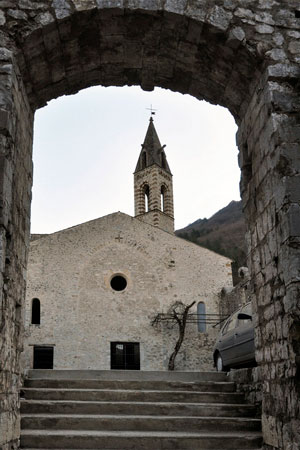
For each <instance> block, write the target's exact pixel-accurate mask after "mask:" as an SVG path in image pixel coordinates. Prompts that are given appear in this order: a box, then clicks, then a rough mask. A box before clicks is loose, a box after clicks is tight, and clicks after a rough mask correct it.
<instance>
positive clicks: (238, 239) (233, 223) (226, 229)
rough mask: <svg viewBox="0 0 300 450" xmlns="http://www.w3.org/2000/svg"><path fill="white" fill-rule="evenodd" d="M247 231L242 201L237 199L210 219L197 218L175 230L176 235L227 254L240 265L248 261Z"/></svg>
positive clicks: (224, 254)
mask: <svg viewBox="0 0 300 450" xmlns="http://www.w3.org/2000/svg"><path fill="white" fill-rule="evenodd" d="M245 233H246V225H245V220H244V217H243V211H242V202H241V201H236V200H232V201H231V202H230V203H229V204H228V205H227V206H225V207H224V208H222V209H220V210H219V211H217V212H216V213H215V214H213V215H212V216H211V217H210V218H209V219H206V218H204V219H197V220H196V221H195V222H192V223H191V224H189V225H187V226H186V227H184V228H181V229H179V230H176V231H175V234H176V236H178V237H181V238H183V239H186V240H188V241H191V242H194V243H195V244H197V245H200V246H202V247H205V248H208V249H209V250H213V251H215V252H216V253H219V254H221V255H223V256H227V257H228V258H230V259H232V260H233V261H235V262H236V263H237V264H238V265H239V266H243V265H245V263H246V245H245Z"/></svg>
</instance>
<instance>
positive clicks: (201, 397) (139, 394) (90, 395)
mask: <svg viewBox="0 0 300 450" xmlns="http://www.w3.org/2000/svg"><path fill="white" fill-rule="evenodd" d="M23 391H24V398H25V399H27V400H82V401H112V402H116V401H118V402H121V401H124V402H130V401H133V402H142V401H148V402H184V403H185V402H187V403H196V402H200V403H243V401H244V396H243V395H242V394H240V393H236V392H224V393H223V392H198V391H179V390H176V391H170V390H169V391H160V390H158V391H151V390H140V391H136V390H129V389H125V390H122V389H111V390H108V389H43V388H40V389H34V388H24V389H23Z"/></svg>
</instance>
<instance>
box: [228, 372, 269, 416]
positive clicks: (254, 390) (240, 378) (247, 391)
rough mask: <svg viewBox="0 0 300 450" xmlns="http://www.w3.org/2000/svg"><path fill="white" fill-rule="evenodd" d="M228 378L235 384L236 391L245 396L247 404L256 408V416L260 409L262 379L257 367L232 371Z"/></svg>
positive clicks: (259, 413)
mask: <svg viewBox="0 0 300 450" xmlns="http://www.w3.org/2000/svg"><path fill="white" fill-rule="evenodd" d="M228 378H229V380H230V381H233V382H234V383H235V384H236V387H237V391H238V392H242V393H243V394H244V395H245V398H246V400H247V402H249V403H252V404H253V405H255V406H256V407H257V415H258V416H260V415H261V409H262V378H261V370H260V368H259V367H253V368H248V369H236V370H234V369H232V370H231V371H230V372H229V374H228Z"/></svg>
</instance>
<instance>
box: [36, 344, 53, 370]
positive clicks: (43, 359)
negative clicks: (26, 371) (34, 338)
mask: <svg viewBox="0 0 300 450" xmlns="http://www.w3.org/2000/svg"><path fill="white" fill-rule="evenodd" d="M33 368H34V369H53V347H38V346H34V347H33Z"/></svg>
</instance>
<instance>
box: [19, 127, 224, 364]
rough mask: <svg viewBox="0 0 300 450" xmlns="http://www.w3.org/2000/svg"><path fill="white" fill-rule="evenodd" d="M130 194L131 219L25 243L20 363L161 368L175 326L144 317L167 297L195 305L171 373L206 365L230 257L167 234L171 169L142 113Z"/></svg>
mask: <svg viewBox="0 0 300 450" xmlns="http://www.w3.org/2000/svg"><path fill="white" fill-rule="evenodd" d="M134 198H135V217H131V216H129V215H127V214H123V213H120V212H117V213H113V214H110V215H108V216H105V217H102V218H99V219H96V220H93V221H90V222H87V223H84V224H81V225H78V226H74V227H72V228H68V229H66V230H62V231H59V232H57V233H53V234H50V235H44V236H43V235H42V236H39V238H38V239H35V240H33V241H32V243H31V250H30V256H29V264H28V275H27V294H26V311H25V336H26V338H25V344H24V352H23V365H24V368H25V369H26V368H55V369H107V370H109V369H125V370H126V369H128V370H130V369H135V370H139V369H140V370H167V367H168V359H169V356H170V354H171V353H172V351H173V349H174V345H175V343H176V340H177V338H178V329H177V328H178V327H177V325H176V324H174V323H171V322H160V323H159V324H158V326H156V327H154V326H153V325H152V320H153V318H154V317H155V316H157V314H159V313H162V314H166V313H168V312H169V311H170V308H171V306H172V305H174V304H175V303H176V302H182V303H184V304H186V305H188V304H191V303H192V302H195V304H194V306H193V308H192V309H191V311H190V312H191V313H194V314H195V316H194V317H195V320H194V321H193V322H191V323H188V324H187V327H186V337H185V340H184V343H183V345H182V348H181V350H180V352H179V354H178V357H177V359H176V364H175V367H176V370H211V369H212V365H213V362H212V354H211V347H212V345H213V343H214V340H215V337H216V334H217V332H218V327H213V326H212V325H211V322H212V320H211V319H212V318H215V319H217V317H218V314H219V293H220V291H221V289H222V288H223V287H224V286H225V287H226V286H231V267H230V260H229V259H228V258H225V257H223V256H220V255H218V254H216V253H214V252H211V251H209V250H207V249H204V248H202V247H199V246H197V245H195V244H193V243H191V242H187V241H185V240H183V239H181V238H178V237H176V236H175V235H174V208H173V187H172V174H171V171H170V168H169V165H168V162H167V158H166V154H165V150H164V147H162V146H161V144H160V141H159V139H158V136H157V133H156V130H155V127H154V124H153V121H152V119H150V124H149V127H148V130H147V134H146V138H145V141H144V144H143V145H142V150H141V153H140V156H139V159H138V163H137V166H136V170H135V173H134ZM197 312H198V313H199V312H201V321H200V320H199V315H198V316H197V315H196V314H197Z"/></svg>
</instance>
